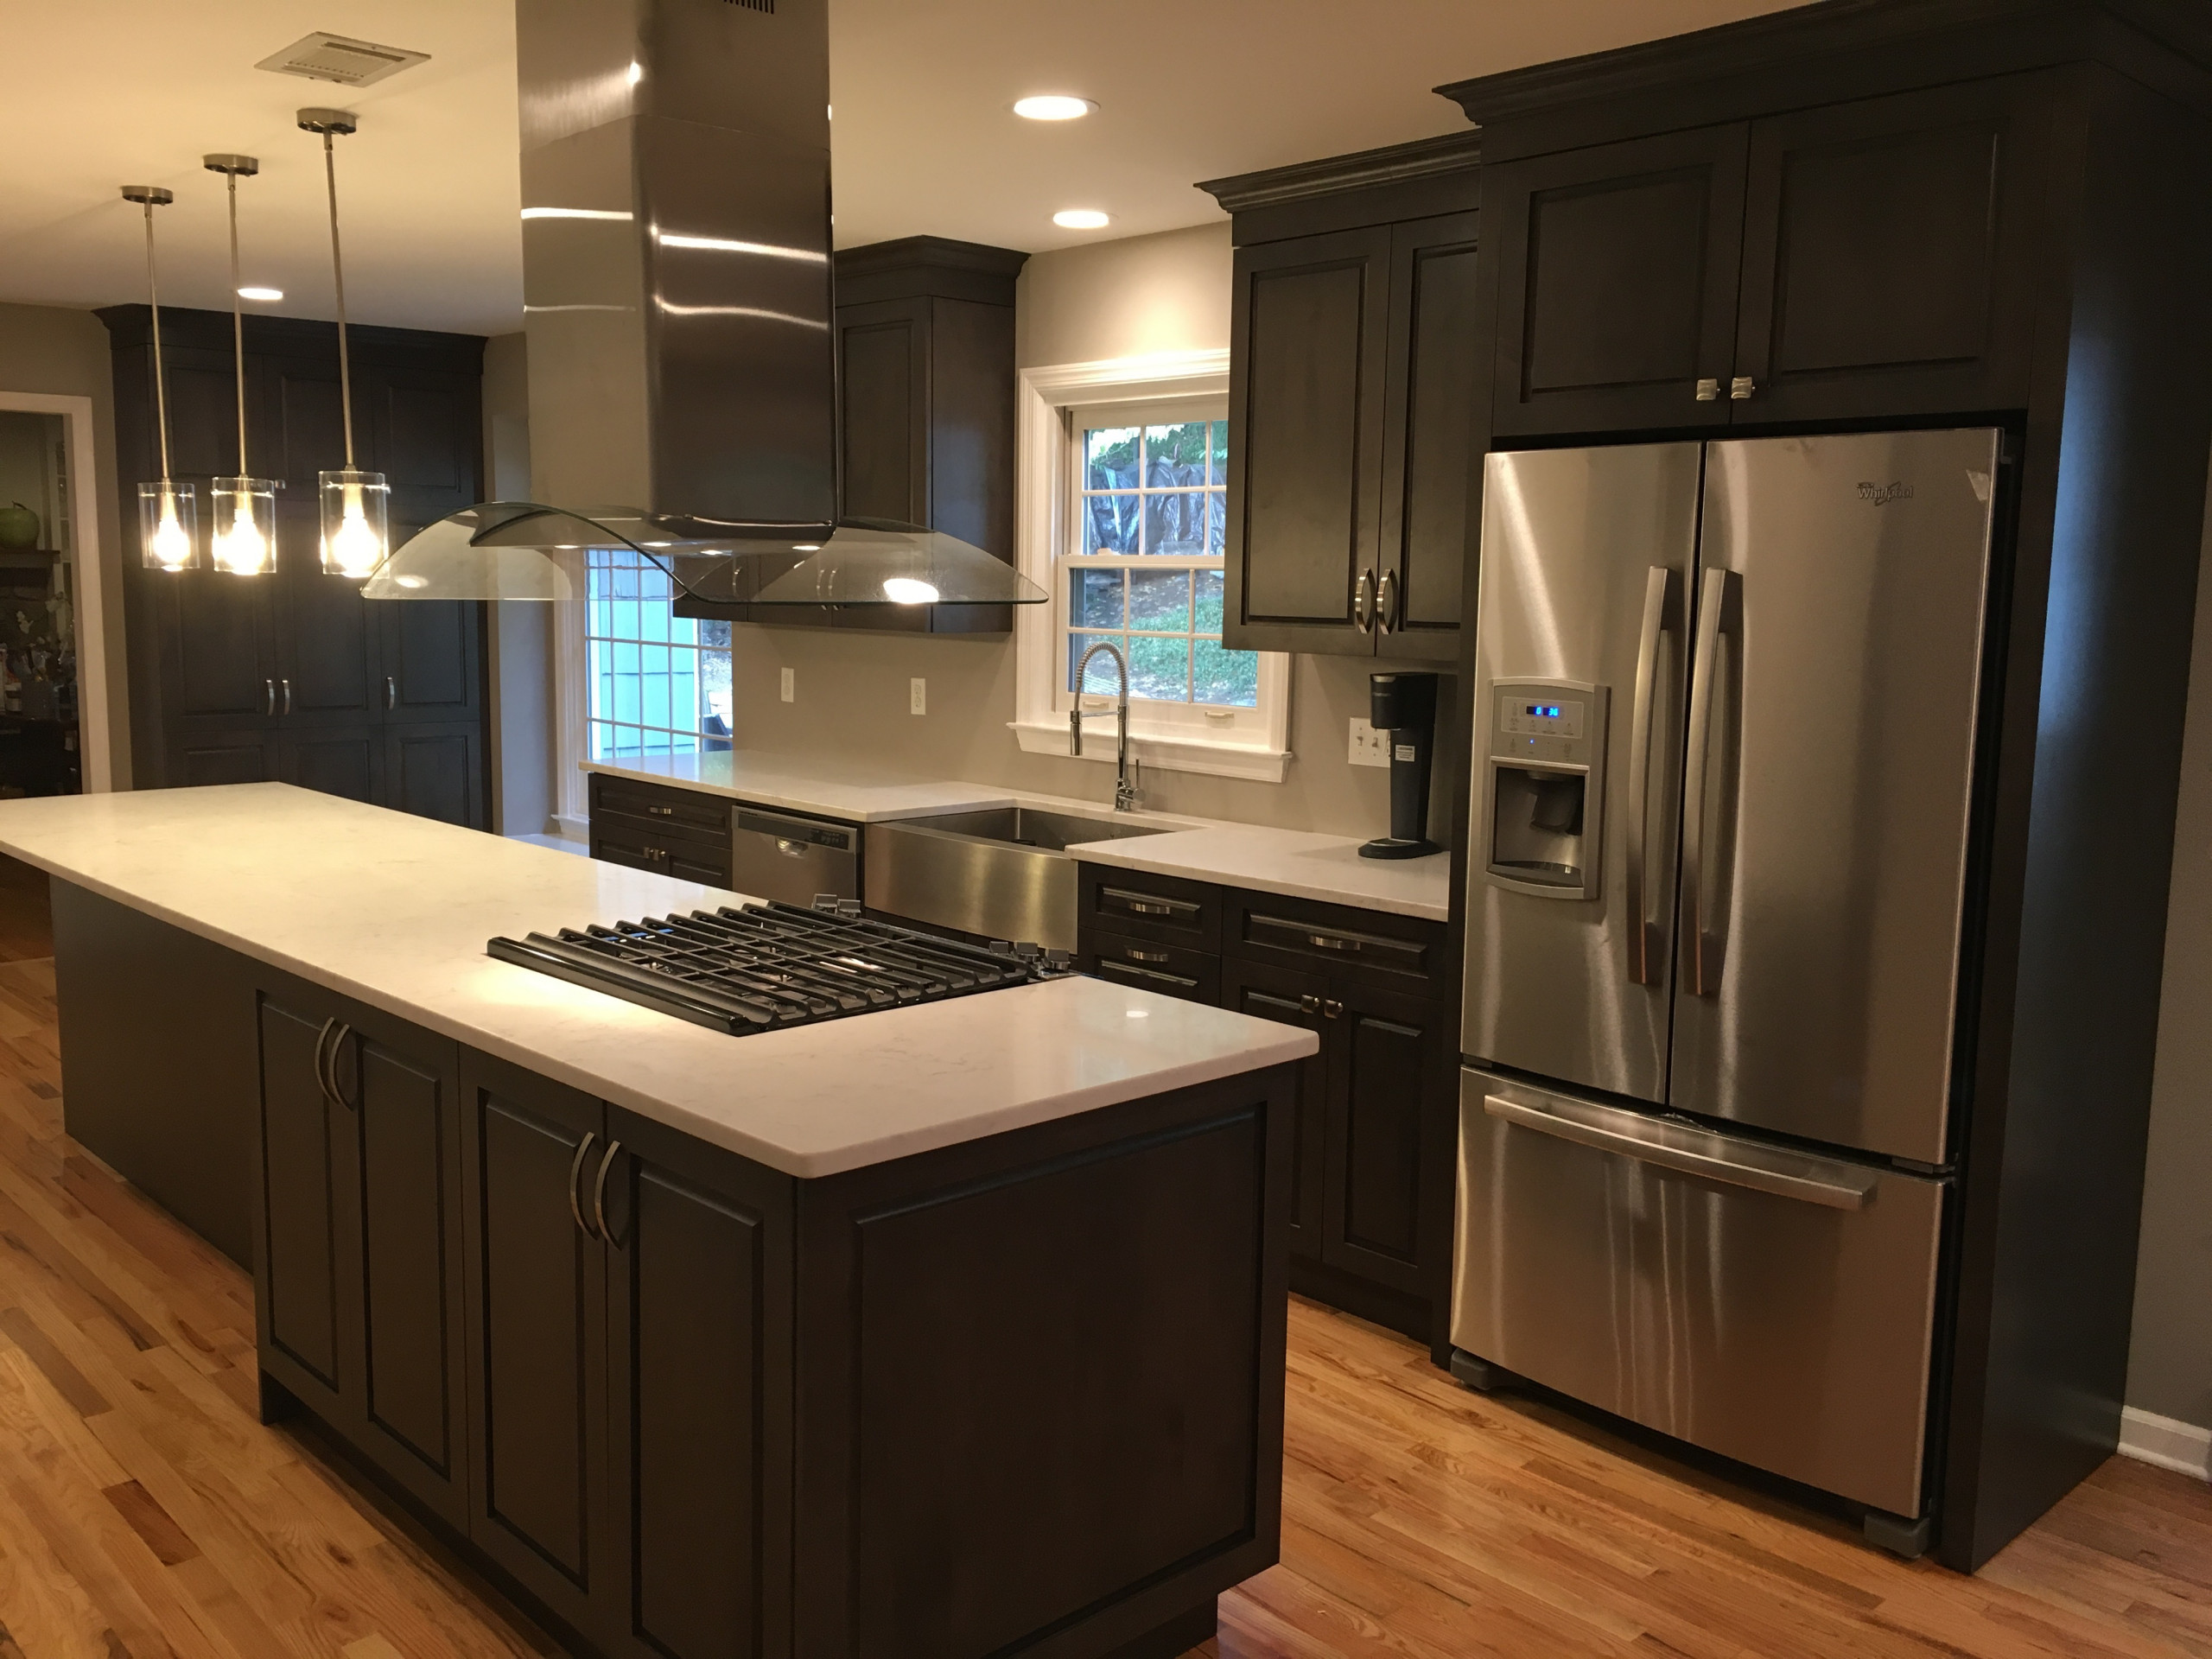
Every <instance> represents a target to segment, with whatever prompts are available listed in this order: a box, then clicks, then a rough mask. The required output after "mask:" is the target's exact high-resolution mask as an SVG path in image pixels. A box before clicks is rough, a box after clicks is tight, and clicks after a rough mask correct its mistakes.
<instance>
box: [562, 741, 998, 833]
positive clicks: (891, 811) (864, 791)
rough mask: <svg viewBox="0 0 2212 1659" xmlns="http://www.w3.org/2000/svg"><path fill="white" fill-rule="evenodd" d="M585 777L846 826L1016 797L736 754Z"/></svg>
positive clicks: (840, 765)
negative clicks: (629, 781)
mask: <svg viewBox="0 0 2212 1659" xmlns="http://www.w3.org/2000/svg"><path fill="white" fill-rule="evenodd" d="M584 770H585V771H586V772H604V773H606V774H607V776H608V777H610V778H634V779H639V780H640V781H642V782H645V783H654V784H667V785H671V786H672V787H674V788H677V789H696V790H697V791H700V792H701V793H702V794H706V795H726V796H728V798H730V799H732V800H734V801H749V802H751V803H752V804H754V805H755V806H774V807H781V808H782V809H783V810H785V811H786V812H807V813H811V814H812V815H814V816H815V817H821V818H840V819H842V820H843V821H844V822H845V823H888V822H889V821H890V820H892V819H893V818H921V817H929V816H930V815H931V814H932V813H937V812H974V811H977V810H981V809H982V808H984V807H989V806H1011V805H1013V804H1014V800H1015V797H1014V794H1013V793H1012V792H1011V791H1007V790H1003V789H994V788H992V787H991V786H989V785H986V784H962V783H949V782H944V781H942V780H938V779H926V778H901V777H897V776H893V775H891V774H888V773H886V772H883V771H882V770H881V769H880V768H878V767H865V768H864V767H859V766H851V765H849V764H847V763H845V762H842V761H840V760H833V759H823V760H806V759H803V758H801V757H799V756H797V755H789V754H763V753H757V752H755V751H753V750H749V749H735V750H730V751H728V752H726V753H720V754H667V755H647V756H645V757H642V758H640V759H639V760H610V761H598V760H592V761H586V762H585V763H584Z"/></svg>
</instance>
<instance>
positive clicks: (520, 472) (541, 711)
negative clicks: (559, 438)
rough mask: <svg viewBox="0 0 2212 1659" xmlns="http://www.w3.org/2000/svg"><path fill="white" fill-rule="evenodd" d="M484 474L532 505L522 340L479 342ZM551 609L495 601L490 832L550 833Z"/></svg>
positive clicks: (492, 486) (501, 337) (497, 493)
mask: <svg viewBox="0 0 2212 1659" xmlns="http://www.w3.org/2000/svg"><path fill="white" fill-rule="evenodd" d="M484 468H485V474H486V479H485V482H486V487H487V488H488V489H489V490H490V492H491V498H492V499H493V500H495V501H527V500H529V499H530V358H529V354H528V353H527V352H526V351H525V350H524V340H523V336H522V335H521V334H519V333H517V334H497V335H494V336H493V338H492V339H490V340H486V342H485V344H484ZM554 618H555V607H552V606H550V605H543V604H533V603H528V602H524V601H515V600H510V601H506V602H505V603H499V602H494V603H493V607H492V626H491V628H490V636H491V652H492V671H491V681H492V715H491V719H490V720H489V721H487V722H486V724H487V728H488V730H489V731H490V734H491V743H492V794H493V813H492V827H493V829H496V830H498V831H499V833H500V834H501V835H503V836H504V835H543V834H544V833H545V832H546V831H547V830H549V829H550V828H551V827H552V818H553V807H554V791H553V767H554V756H555V753H556V749H557V746H558V733H557V730H556V726H555V722H554V720H553V624H554Z"/></svg>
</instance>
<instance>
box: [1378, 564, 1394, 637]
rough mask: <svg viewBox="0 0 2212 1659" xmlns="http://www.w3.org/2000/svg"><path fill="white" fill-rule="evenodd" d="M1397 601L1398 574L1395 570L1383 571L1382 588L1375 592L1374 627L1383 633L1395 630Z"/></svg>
mask: <svg viewBox="0 0 2212 1659" xmlns="http://www.w3.org/2000/svg"><path fill="white" fill-rule="evenodd" d="M1398 600H1399V594H1398V573H1397V572H1396V571H1395V570H1385V571H1384V572H1383V586H1382V587H1381V588H1379V589H1378V590H1376V595H1375V622H1376V626H1377V627H1379V628H1381V629H1382V630H1383V632H1385V633H1389V632H1394V631H1395V629H1396V628H1397V626H1398Z"/></svg>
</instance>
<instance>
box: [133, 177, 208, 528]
mask: <svg viewBox="0 0 2212 1659" xmlns="http://www.w3.org/2000/svg"><path fill="white" fill-rule="evenodd" d="M123 199H124V200H125V201H135V202H137V204H138V205H139V206H141V207H143V208H144V209H145V210H146V301H147V304H148V305H149V308H151V309H152V312H153V315H154V425H155V428H156V432H157V433H158V435H159V436H160V440H161V447H162V481H161V482H160V483H158V484H141V485H140V486H138V547H139V552H140V556H141V557H143V559H144V560H145V562H146V568H147V569H149V570H197V569H200V499H199V496H198V494H197V493H195V492H194V489H193V487H192V486H191V485H189V484H179V483H177V482H176V481H175V480H174V479H172V478H171V477H170V476H169V393H168V377H167V375H166V374H165V373H164V372H162V289H161V284H160V283H159V282H157V281H156V278H155V274H154V209H155V208H156V207H168V205H169V203H171V202H173V201H175V200H176V195H175V193H174V192H173V191H168V190H164V189H163V188H162V187H161V186H160V185H158V184H126V185H124V187H123Z"/></svg>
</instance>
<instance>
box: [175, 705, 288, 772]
mask: <svg viewBox="0 0 2212 1659" xmlns="http://www.w3.org/2000/svg"><path fill="white" fill-rule="evenodd" d="M282 768H283V758H282V756H281V755H280V754H279V753H277V734H276V732H275V731H274V730H273V729H272V728H270V727H268V726H265V725H264V724H263V723H262V722H260V721H250V722H247V723H245V724H242V725H237V726H228V727H226V726H223V725H220V724H218V723H217V722H214V721H194V722H191V723H189V724H188V725H187V726H186V727H185V728H184V733H183V737H182V741H181V744H180V747H178V748H177V750H176V751H175V755H174V757H173V764H172V766H170V768H169V774H170V775H168V777H165V778H164V779H162V781H163V782H164V783H166V784H168V785H171V786H172V787H185V788H188V787H192V786H195V785H201V784H266V783H270V782H271V781H273V780H274V779H277V778H278V777H279V776H281V775H282Z"/></svg>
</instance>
